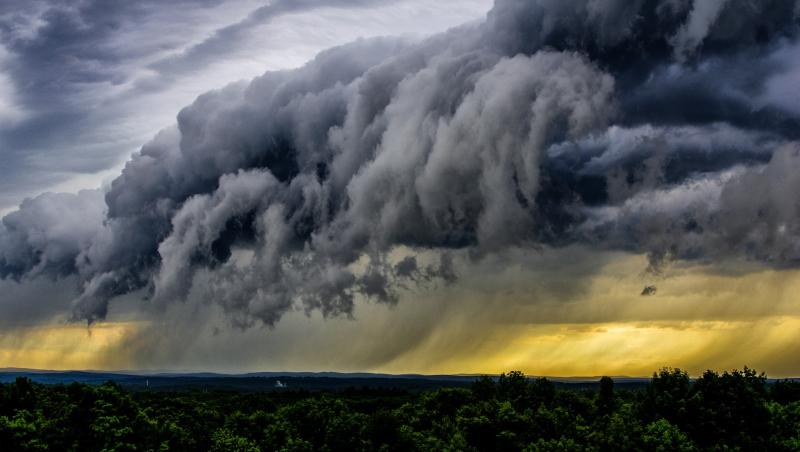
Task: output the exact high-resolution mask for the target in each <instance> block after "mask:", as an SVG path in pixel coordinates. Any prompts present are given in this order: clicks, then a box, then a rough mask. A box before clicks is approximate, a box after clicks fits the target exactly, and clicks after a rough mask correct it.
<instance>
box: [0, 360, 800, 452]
mask: <svg viewBox="0 0 800 452" xmlns="http://www.w3.org/2000/svg"><path fill="white" fill-rule="evenodd" d="M617 386H619V385H617ZM0 449H2V450H4V451H42V450H50V451H166V450H176V451H196V450H200V451H204V450H210V451H415V450H436V451H448V450H450V451H517V450H519V451H621V450H647V451H694V450H719V451H723V450H724V451H730V450H745V451H753V450H764V451H766V450H769V451H798V450H800V382H797V381H791V380H779V381H772V380H768V379H767V378H766V376H765V375H764V374H759V373H758V372H756V371H754V370H752V369H748V368H746V367H745V368H744V369H743V370H734V371H731V372H723V373H721V374H720V373H717V372H713V371H707V372H705V373H704V374H703V375H702V376H700V377H698V378H690V377H689V376H688V374H687V373H686V372H684V371H681V370H679V369H661V370H660V371H658V372H656V373H654V374H653V376H652V378H651V379H650V380H649V383H647V384H646V385H642V386H641V387H638V388H634V389H627V388H626V389H621V388H619V387H617V388H615V385H614V381H613V379H611V378H608V377H603V378H602V379H601V380H600V382H599V384H597V385H595V386H594V388H592V389H587V388H581V387H575V388H571V387H570V386H569V385H556V384H554V383H553V382H551V381H549V380H547V379H545V378H529V377H526V376H525V375H524V374H523V373H521V372H509V373H507V374H502V375H500V376H499V377H481V378H477V379H476V380H475V381H474V382H473V383H472V384H471V385H470V386H468V387H465V388H440V389H437V390H425V391H408V390H404V389H392V388H377V389H376V388H369V387H353V388H349V389H345V390H341V391H298V390H290V391H270V392H266V391H262V392H254V393H245V392H234V391H202V390H196V389H192V390H188V391H154V390H130V389H126V388H124V387H122V386H120V385H119V384H117V383H114V382H107V383H104V384H100V385H90V384H83V383H71V384H55V385H45V384H38V383H34V382H32V381H31V380H30V379H27V378H18V379H16V381H14V382H12V383H8V384H2V385H0Z"/></svg>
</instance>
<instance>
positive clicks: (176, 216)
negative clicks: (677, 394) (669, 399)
mask: <svg viewBox="0 0 800 452" xmlns="http://www.w3.org/2000/svg"><path fill="white" fill-rule="evenodd" d="M798 32H800V1H796V0H764V1H761V2H752V1H749V0H707V1H700V0H694V1H692V0H634V1H629V0H561V1H550V0H496V1H495V2H491V1H489V0H467V1H454V0H453V1H450V0H445V1H441V2H423V1H420V0H273V1H271V2H264V1H251V0H181V1H180V2H169V3H164V2H157V1H149V0H148V1H143V2H136V3H135V4H123V3H109V2H103V1H100V0H83V1H79V2H62V1H58V0H37V1H10V2H5V3H3V5H2V6H0V161H2V163H0V215H3V217H2V222H1V223H0V367H25V368H39V369H64V370H66V369H89V368H91V369H97V370H111V369H183V370H185V371H212V372H228V373H246V372H253V371H339V372H377V373H393V374H406V373H422V374H487V373H499V372H502V371H507V370H512V369H519V370H523V371H525V372H526V373H528V374H533V375H547V376H554V377H559V376H597V375H629V376H648V375H650V374H651V373H652V372H653V371H654V370H656V369H658V368H660V367H664V366H668V367H680V368H682V369H685V370H687V371H688V372H689V373H690V374H692V375H699V374H700V373H701V372H702V371H703V370H705V369H709V368H710V369H718V370H723V369H731V368H740V367H742V366H745V365H746V366H749V367H751V368H755V369H757V370H759V371H764V372H766V373H767V374H768V376H770V377H797V376H800V345H798V344H800V198H798V196H797V194H798V193H800V88H799V87H800V40H799V39H800V33H798Z"/></svg>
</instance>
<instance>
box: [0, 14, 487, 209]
mask: <svg viewBox="0 0 800 452" xmlns="http://www.w3.org/2000/svg"><path fill="white" fill-rule="evenodd" d="M490 7H491V0H464V1H457V0H445V1H437V2H426V1H418V0H327V1H326V0H284V1H282V0H276V1H273V2H265V1H263V0H258V1H256V0H227V1H226V0H180V1H175V2H172V1H170V2H163V1H150V0H146V1H141V2H122V1H119V2H117V1H112V2H107V1H99V0H81V1H57V0H52V1H48V0H45V1H41V0H30V1H29V0H19V1H17V0H9V1H4V2H2V3H1V4H0V213H6V212H8V211H9V210H10V209H12V208H14V207H16V206H17V205H18V204H19V203H20V202H21V201H22V199H23V198H25V197H30V196H35V195H37V194H39V193H42V192H44V191H76V190H78V189H82V188H95V187H97V186H99V185H100V184H101V183H102V182H103V181H107V180H110V179H111V178H113V177H114V176H116V174H118V173H119V170H120V169H121V166H122V164H123V163H124V162H125V160H127V159H128V157H129V156H130V154H131V153H132V152H134V151H136V150H137V149H138V148H139V147H141V145H142V144H144V143H145V142H146V141H147V140H148V139H149V138H151V137H152V136H153V135H155V133H156V132H158V131H159V130H160V129H162V128H164V127H165V126H167V125H169V124H170V123H171V122H173V121H174V118H175V115H176V114H177V112H178V111H179V110H180V109H181V108H183V107H184V106H186V105H188V104H189V103H190V102H191V101H192V100H194V99H195V98H196V97H197V96H198V95H200V94H202V93H204V92H206V91H209V90H211V89H216V88H221V87H223V86H225V85H226V84H228V83H230V82H233V81H237V80H242V79H250V78H252V77H254V76H256V75H260V74H262V73H264V72H265V71H269V70H277V69H288V68H293V67H297V66H300V65H302V64H303V63H305V62H306V61H308V60H309V59H311V58H312V57H313V56H314V55H316V54H317V53H318V52H319V51H321V50H323V49H327V48H329V47H333V46H336V45H340V44H344V43H346V42H350V41H353V40H355V39H357V38H360V37H364V38H368V37H374V36H383V35H388V36H393V35H408V36H409V37H412V38H414V37H416V38H419V37H424V36H427V35H431V34H434V33H437V32H441V31H443V30H446V29H448V28H450V27H453V26H456V25H460V24H462V23H465V22H469V21H474V20H479V19H481V18H483V17H484V16H485V14H486V12H487V11H488V10H489V8H490Z"/></svg>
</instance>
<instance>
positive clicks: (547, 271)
mask: <svg viewBox="0 0 800 452" xmlns="http://www.w3.org/2000/svg"><path fill="white" fill-rule="evenodd" d="M585 253H586V252H584V251H575V250H567V251H566V252H565V254H566V256H564V255H559V257H558V259H562V260H564V259H566V261H567V262H568V263H571V262H573V261H574V262H575V263H576V264H575V265H580V264H578V263H582V265H585V266H586V267H587V268H590V267H592V266H595V267H596V268H592V270H591V272H589V273H588V274H583V273H586V272H585V271H583V270H577V271H576V272H577V274H578V275H573V276H574V277H575V278H576V279H570V278H571V276H569V275H567V276H563V275H564V273H565V272H564V268H563V267H561V268H560V269H559V268H554V266H553V265H547V264H548V262H550V261H548V259H554V258H553V256H552V255H549V254H548V253H544V254H543V255H542V256H535V257H530V256H528V255H526V257H525V259H529V261H530V262H527V263H526V264H521V265H518V266H513V267H510V268H505V269H502V270H498V271H496V272H495V273H494V274H492V273H491V272H489V271H488V270H487V269H488V268H491V267H492V264H491V262H487V263H484V264H481V265H477V266H476V268H472V269H468V270H467V273H469V272H474V274H475V275H481V277H479V278H477V277H470V275H469V274H467V275H465V277H463V278H462V282H461V283H459V284H457V285H455V286H453V287H449V288H442V287H440V288H434V289H431V290H428V291H424V290H418V291H416V292H413V293H412V292H409V293H406V294H405V295H404V296H403V300H402V301H401V302H400V303H399V304H398V305H397V306H394V307H387V306H384V305H376V304H374V303H367V302H361V303H359V304H358V307H357V310H356V313H355V320H350V319H327V320H325V319H322V318H320V316H319V315H318V314H313V315H312V316H311V317H307V316H305V315H304V314H303V313H302V312H299V311H298V312H291V313H289V314H287V315H286V316H285V317H284V319H282V320H281V322H279V323H278V325H277V326H276V327H275V328H274V329H267V328H252V329H249V330H246V331H240V330H235V329H230V328H222V329H220V325H222V323H220V322H221V320H220V317H209V318H206V317H196V316H195V317H192V316H191V315H189V314H187V312H189V309H190V308H189V307H181V308H176V309H181V310H180V311H179V312H175V313H173V314H172V315H165V318H166V319H167V320H159V321H158V322H152V321H141V322H114V321H110V322H106V323H101V324H98V325H95V326H93V327H92V328H91V330H90V331H91V335H89V334H88V333H87V331H89V330H87V328H86V327H85V326H77V325H66V324H62V325H48V326H42V327H34V328H27V329H20V330H15V331H14V332H6V333H2V334H0V367H34V368H53V369H65V368H70V369H84V368H93V369H122V368H173V369H195V370H218V371H230V372H236V371H255V370H334V371H373V372H390V373H412V372H413V373H499V372H502V371H508V370H513V369H519V370H522V371H524V372H525V373H527V374H531V375H549V376H596V375H629V376H647V375H650V374H651V373H652V372H653V371H655V370H657V369H659V368H661V367H665V366H669V367H680V368H683V369H685V370H687V371H689V372H690V373H691V374H693V375H697V374H699V373H701V372H702V371H703V370H705V369H708V368H711V369H716V370H724V369H731V368H741V367H742V366H745V365H747V366H749V367H752V368H755V369H757V370H759V371H764V372H767V374H768V375H769V376H770V377H787V376H798V375H800V345H798V344H800V271H795V270H791V271H788V270H787V271H775V270H766V269H750V271H749V272H740V273H736V272H730V271H729V272H727V273H724V272H721V271H720V270H719V269H712V268H707V267H701V266H682V267H675V268H672V269H670V270H669V272H668V274H667V276H666V277H663V278H659V279H656V280H655V281H654V284H656V285H657V286H658V291H657V293H656V294H655V295H653V296H642V295H640V293H641V290H642V287H643V286H644V284H645V283H646V282H648V281H647V278H646V277H644V276H643V275H642V271H641V270H642V269H643V268H645V266H646V263H645V260H644V257H643V256H630V255H624V254H619V253H615V254H609V255H605V256H600V258H598V256H597V254H596V253H595V254H591V255H588V257H587V255H586V254H585ZM571 259H572V260H571ZM528 264H530V265H528ZM555 267H557V266H555ZM581 274H582V275H581ZM488 275H491V276H488ZM559 275H562V279H561V280H558V277H559ZM579 276H580V277H579ZM651 282H652V280H651ZM192 312H195V315H196V312H197V311H196V310H195V311H192Z"/></svg>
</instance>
